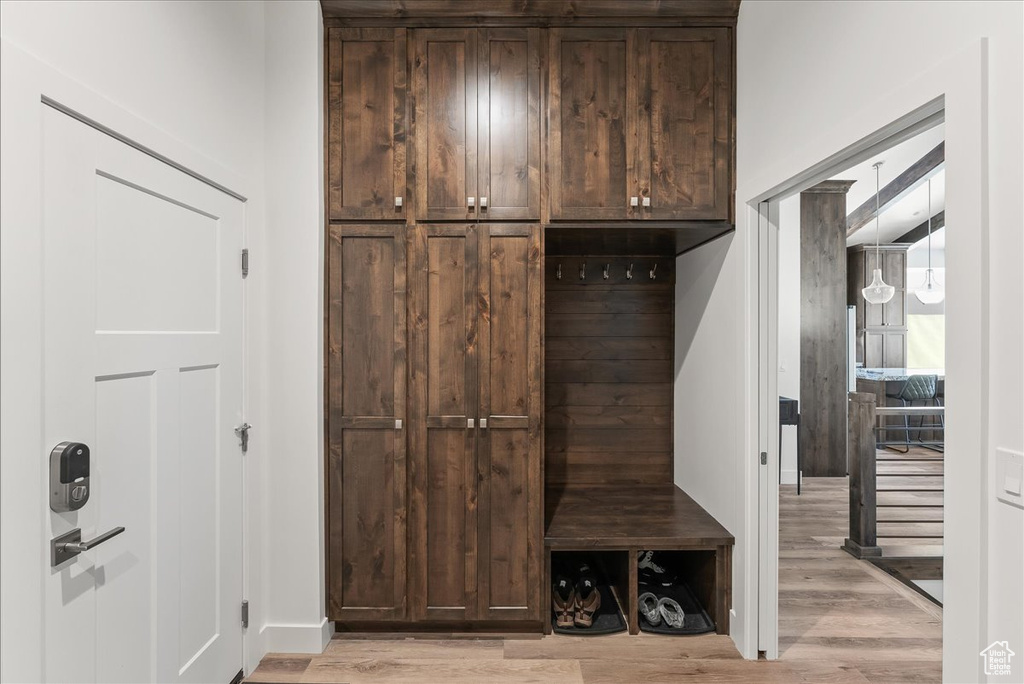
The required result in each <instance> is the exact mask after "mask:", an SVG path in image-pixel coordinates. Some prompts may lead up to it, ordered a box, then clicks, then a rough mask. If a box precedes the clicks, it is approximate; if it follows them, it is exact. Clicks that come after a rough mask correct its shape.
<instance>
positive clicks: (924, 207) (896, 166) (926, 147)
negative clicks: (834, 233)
mask: <svg viewBox="0 0 1024 684" xmlns="http://www.w3.org/2000/svg"><path fill="white" fill-rule="evenodd" d="M944 139H945V126H944V125H942V124H939V125H938V126H936V127H934V128H930V129H928V130H927V131H923V132H922V133H920V134H918V135H916V136H914V137H913V138H910V139H909V140H905V141H903V142H901V143H900V144H899V145H896V146H895V147H891V148H889V149H888V150H886V151H884V152H882V153H880V154H878V155H876V156H874V157H872V158H871V159H868V160H867V161H865V162H863V163H861V164H858V165H857V166H854V167H852V168H850V169H847V170H846V171H843V172H841V173H838V174H836V175H835V176H833V177H832V180H853V181H856V182H855V183H854V184H853V187H851V188H850V191H849V192H848V193H847V194H846V213H847V214H850V213H853V211H854V210H856V209H857V207H859V206H860V205H861V204H863V203H864V202H866V201H868V200H869V199H871V198H872V197H874V195H875V170H874V169H873V168H872V164H874V163H875V162H877V161H881V162H883V164H882V167H881V170H880V185H881V187H883V188H884V187H885V186H886V185H887V184H888V183H890V182H891V181H892V180H893V179H894V178H896V177H897V176H899V175H900V174H901V173H903V172H904V171H906V170H907V169H908V168H910V167H911V166H912V165H913V164H914V163H915V162H917V160H919V159H920V158H921V157H923V156H924V155H926V154H928V152H929V151H931V150H932V149H933V148H934V147H935V146H936V145H938V144H939V143H940V142H942V141H943V140H944ZM931 194H932V215H933V216H934V215H935V214H937V213H938V212H940V211H942V210H944V209H945V207H946V173H945V168H944V166H941V165H940V166H939V168H938V170H937V171H936V172H935V173H934V174H933V175H932V176H931ZM927 218H928V183H927V182H922V183H921V184H920V185H918V186H917V187H915V188H914V189H913V190H911V191H910V192H908V193H906V194H905V195H904V196H903V197H901V198H900V199H899V200H897V201H896V202H895V203H894V204H892V205H891V206H889V207H888V208H883V210H882V215H881V221H880V227H879V234H880V241H881V242H882V243H883V244H884V243H887V242H892V241H893V240H895V239H896V238H898V237H899V236H901V235H903V234H904V233H906V232H907V231H908V230H911V229H912V228H915V227H916V226H918V225H920V224H921V223H924V221H925V220H927ZM874 241H875V222H874V221H872V222H871V223H869V224H867V225H865V226H864V227H863V228H861V229H860V230H858V231H857V232H856V233H854V234H853V235H852V236H851V237H849V238H847V240H846V244H847V245H859V244H863V243H865V242H874ZM932 245H933V247H936V248H937V245H936V243H935V241H934V239H933V242H932Z"/></svg>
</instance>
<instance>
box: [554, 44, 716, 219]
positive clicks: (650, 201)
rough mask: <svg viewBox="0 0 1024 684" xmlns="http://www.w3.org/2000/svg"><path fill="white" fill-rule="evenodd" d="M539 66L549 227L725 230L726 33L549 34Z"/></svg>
mask: <svg viewBox="0 0 1024 684" xmlns="http://www.w3.org/2000/svg"><path fill="white" fill-rule="evenodd" d="M550 64H551V69H550V78H549V85H550V95H549V101H548V116H549V120H550V132H549V140H548V149H549V158H548V169H549V173H550V174H551V198H550V199H551V218H553V219H565V220H584V219H591V220H600V219H654V220H680V219H698V220H728V219H730V217H731V215H732V212H731V206H730V205H731V202H732V175H731V168H732V119H733V117H732V111H733V104H732V39H731V32H730V31H729V30H728V29H722V28H706V29H691V28H686V29H681V28H671V29H627V28H586V29H583V28H580V29H552V30H551V34H550Z"/></svg>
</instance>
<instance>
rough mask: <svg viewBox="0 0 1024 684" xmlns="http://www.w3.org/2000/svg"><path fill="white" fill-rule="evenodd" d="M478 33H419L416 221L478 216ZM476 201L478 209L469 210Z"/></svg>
mask: <svg viewBox="0 0 1024 684" xmlns="http://www.w3.org/2000/svg"><path fill="white" fill-rule="evenodd" d="M476 39H477V32H476V30H474V29H418V30H416V32H415V45H416V48H415V49H416V52H415V60H414V62H413V93H414V97H415V103H416V105H415V112H416V119H415V132H416V135H415V141H416V216H417V218H419V219H423V220H429V219H437V220H453V219H471V218H474V217H475V216H476V200H477V149H476V148H477V59H478V54H477V40H476ZM469 198H473V203H474V206H473V207H470V206H469V201H468V200H469Z"/></svg>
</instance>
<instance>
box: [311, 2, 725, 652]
mask: <svg viewBox="0 0 1024 684" xmlns="http://www.w3.org/2000/svg"><path fill="white" fill-rule="evenodd" d="M468 4H479V5H481V7H474V8H473V10H474V11H475V12H476V13H475V14H473V15H465V11H466V5H468ZM615 4H616V3H600V4H597V3H595V5H594V7H593V8H589V9H587V8H586V6H585V5H584V6H581V4H580V3H576V2H569V1H568V0H567V1H566V2H558V1H556V0H552V1H551V2H545V3H522V2H514V1H512V0H507V1H506V0H498V1H495V2H492V3H458V2H443V1H435V0H430V1H429V2H428V1H419V2H413V1H411V0H406V1H404V2H398V1H390V0H387V1H383V2H379V3H367V2H361V1H358V0H322V2H321V5H322V8H323V11H324V17H325V26H326V31H325V49H324V54H325V100H326V111H325V122H326V125H325V129H326V130H325V135H326V148H325V166H326V182H325V195H326V197H325V200H326V208H327V219H328V220H327V226H326V231H325V233H326V247H325V329H326V350H325V357H326V358H325V439H326V445H325V447H326V449H325V453H326V458H325V461H326V463H325V468H326V473H325V483H326V506H325V511H326V520H325V529H326V535H327V539H326V552H327V553H326V555H327V558H326V584H327V607H326V609H327V617H328V619H330V620H333V621H335V624H336V628H337V630H338V631H381V630H384V631H387V630H391V631H407V630H410V629H425V630H430V629H436V630H448V631H451V630H453V629H492V630H504V631H535V632H539V631H542V630H543V631H551V630H552V629H555V630H556V631H562V630H563V628H564V629H568V630H570V631H571V630H576V631H579V632H581V633H582V632H588V631H589V633H604V631H615V630H616V629H621V630H628V631H629V632H630V633H636V632H637V631H639V630H641V629H647V628H648V627H649V628H651V629H650V631H658V629H655V627H654V626H653V625H651V624H648V623H646V622H645V619H646V618H645V617H644V615H647V616H648V617H650V615H651V613H650V612H649V611H648V612H647V613H644V610H645V606H646V607H648V608H649V607H650V605H652V604H650V599H649V598H647V597H648V596H653V597H654V598H655V599H657V600H660V598H666V600H668V597H676V599H678V602H677V603H676V606H681V609H680V615H681V614H682V612H686V613H687V616H688V617H687V620H690V619H691V618H690V616H698V617H700V620H696V618H694V620H696V621H689V622H686V624H685V625H684V624H683V620H682V618H681V617H680V618H679V620H678V621H677V622H678V625H676V624H675V623H674V622H673V624H672V625H669V624H668V623H669V622H672V620H673V619H674V618H672V617H671V616H670V617H669V618H666V621H665V623H664V624H662V625H661V629H663V630H668V633H673V630H675V633H692V632H697V631H712V630H714V631H718V632H721V633H725V632H727V631H728V617H729V615H728V613H729V606H730V602H731V589H730V587H731V551H732V544H733V538H732V535H730V534H729V532H728V531H727V530H725V528H723V527H722V526H721V525H720V524H719V523H718V522H717V521H715V520H714V518H713V517H712V516H710V515H709V514H708V513H707V512H706V511H704V509H703V508H701V507H700V506H699V505H697V503H696V502H694V501H693V499H692V498H690V497H689V496H688V495H687V494H686V492H685V487H686V483H685V482H683V483H679V482H674V481H673V458H674V453H675V451H676V450H677V449H678V448H680V445H679V444H676V443H675V441H674V436H673V429H672V398H673V376H674V353H675V352H674V349H675V347H674V336H675V329H674V325H675V323H674V306H675V294H674V292H675V290H674V288H675V257H676V256H677V255H678V254H680V253H682V252H685V251H687V250H690V249H693V248H695V247H697V246H699V245H701V244H703V243H705V242H707V241H708V240H711V239H714V238H716V237H718V236H720V235H722V234H724V233H726V232H729V231H731V230H733V218H732V207H733V167H734V160H733V147H734V144H733V135H734V120H735V116H734V105H733V99H734V96H733V92H734V77H733V63H734V48H733V32H734V28H735V21H736V11H737V7H738V2H731V1H726V2H721V3H706V2H693V1H692V0H669V1H661V2H648V1H647V0H641V1H639V2H637V3H635V4H634V5H630V6H629V7H628V9H629V10H630V11H629V12H626V11H625V6H626V5H627V4H626V3H619V4H621V5H623V7H612V6H611V5H615ZM484 5H486V6H484ZM587 12H591V13H587ZM675 438H676V439H678V436H675ZM683 448H685V446H683ZM652 573H653V574H652ZM567 582H568V583H570V584H572V585H573V586H572V589H573V591H572V592H571V594H566V593H565V592H563V593H562V594H561V595H560V594H559V592H560V591H562V589H560V588H559V587H560V586H561V587H563V588H564V587H565V586H566V583H567ZM662 595H664V596H662ZM560 596H561V598H560ZM565 596H571V601H572V606H571V608H570V610H569V613H566V612H565V610H564V606H563V610H561V611H560V610H559V608H558V606H559V605H560V604H559V603H558V602H559V601H560V600H562V601H564V600H565ZM599 596H600V597H602V598H603V602H601V601H598V597H599ZM580 597H584V598H582V599H581V598H580ZM645 602H646V603H645ZM599 603H603V607H597V604H599ZM567 615H568V617H566V616H567ZM652 619H655V620H660V618H658V616H657V615H654V618H652ZM645 625H647V626H646V627H645ZM687 630H689V631H687Z"/></svg>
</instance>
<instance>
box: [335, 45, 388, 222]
mask: <svg viewBox="0 0 1024 684" xmlns="http://www.w3.org/2000/svg"><path fill="white" fill-rule="evenodd" d="M326 52H327V65H326V68H327V140H328V143H327V187H328V190H327V206H328V215H329V217H330V218H332V219H339V220H357V221H359V220H380V219H396V218H397V219H402V218H405V215H406V213H405V204H406V202H405V195H406V169H405V162H406V149H405V147H406V120H407V114H406V90H407V88H406V73H407V60H406V30H405V29H401V28H399V29H368V28H367V29H350V28H331V29H328V30H327V50H326Z"/></svg>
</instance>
